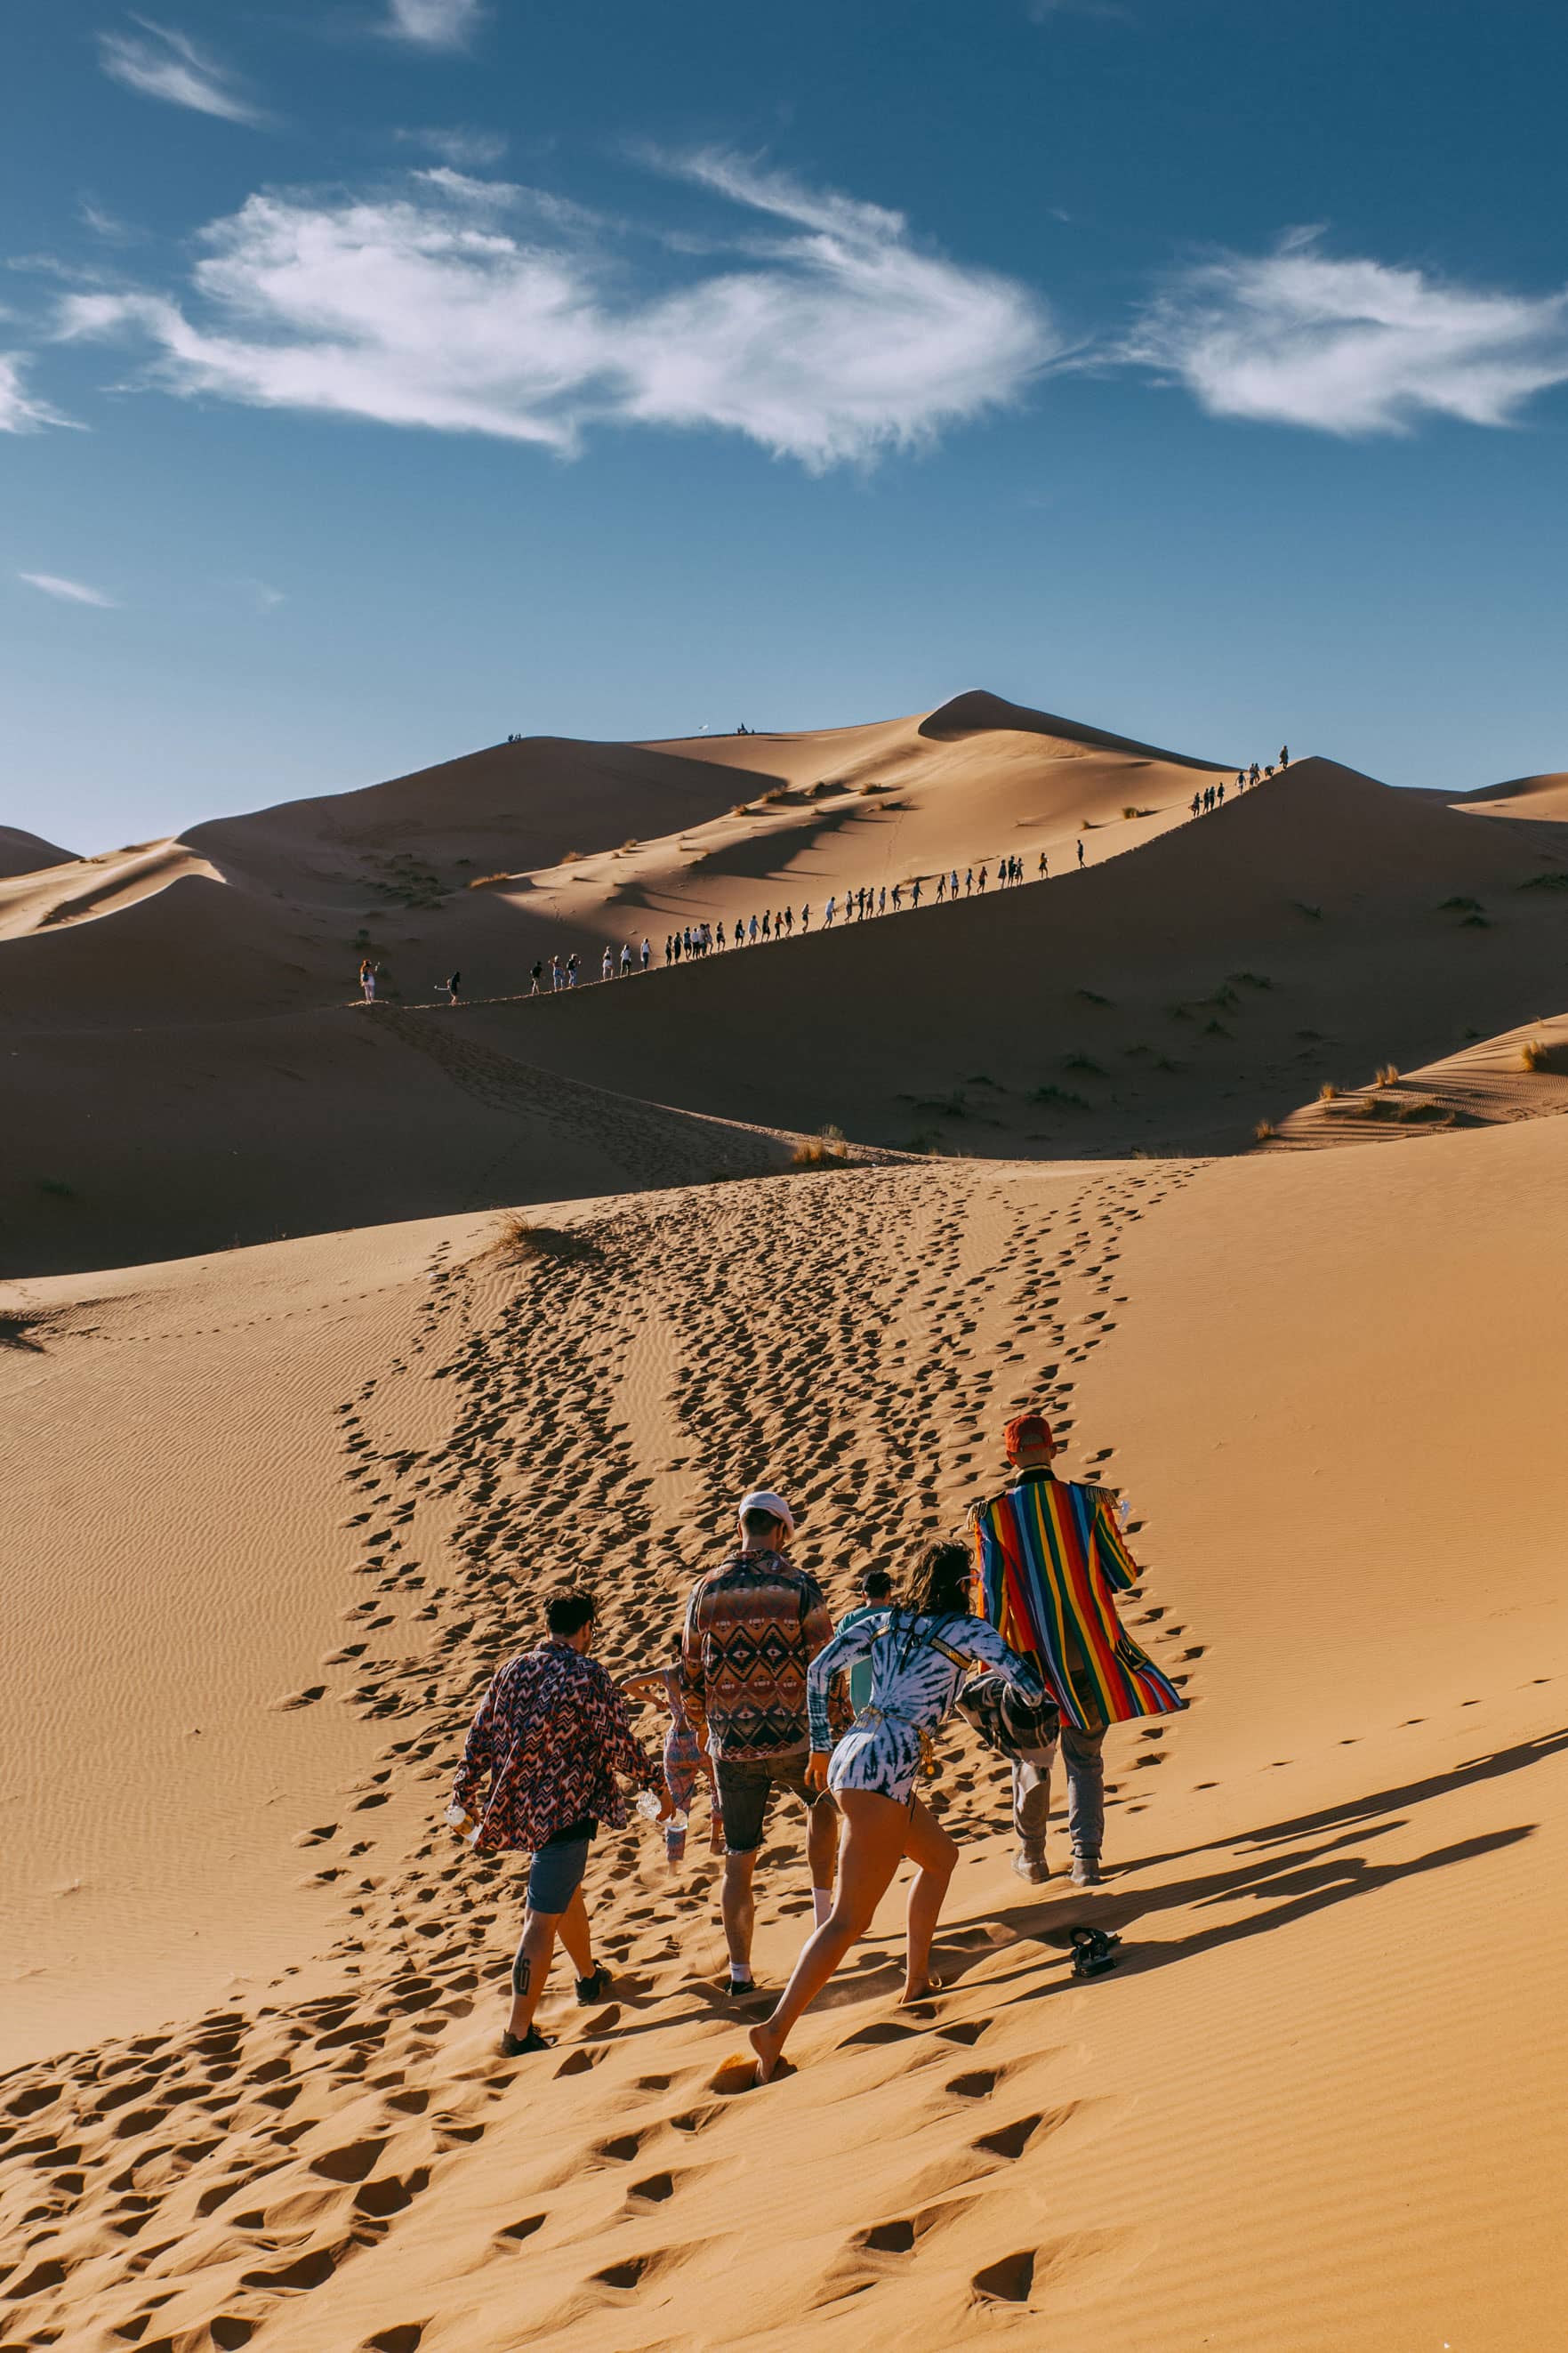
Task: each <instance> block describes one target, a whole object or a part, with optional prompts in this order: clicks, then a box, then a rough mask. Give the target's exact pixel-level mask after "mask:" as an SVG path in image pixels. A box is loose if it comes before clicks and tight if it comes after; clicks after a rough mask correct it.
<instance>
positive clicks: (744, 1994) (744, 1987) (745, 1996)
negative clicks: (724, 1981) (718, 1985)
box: [725, 1977, 758, 2001]
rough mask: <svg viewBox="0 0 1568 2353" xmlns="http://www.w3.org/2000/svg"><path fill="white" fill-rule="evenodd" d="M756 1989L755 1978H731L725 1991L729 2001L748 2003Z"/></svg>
mask: <svg viewBox="0 0 1568 2353" xmlns="http://www.w3.org/2000/svg"><path fill="white" fill-rule="evenodd" d="M757 1989H758V1988H757V1980H756V1978H737V1977H731V1979H730V1982H729V1985H728V1987H727V1988H726V1989H725V1990H726V1991H727V1992H728V1994H729V1996H730V1999H731V2001H749V2000H751V1997H752V1994H754V1993H755V1992H756V1991H757Z"/></svg>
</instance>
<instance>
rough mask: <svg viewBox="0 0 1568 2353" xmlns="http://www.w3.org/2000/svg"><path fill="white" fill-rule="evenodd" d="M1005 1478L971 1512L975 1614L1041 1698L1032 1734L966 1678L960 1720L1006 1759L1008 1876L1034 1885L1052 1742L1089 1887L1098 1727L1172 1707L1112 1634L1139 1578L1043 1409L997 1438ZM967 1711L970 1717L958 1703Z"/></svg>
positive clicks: (1158, 1682) (1153, 1677)
mask: <svg viewBox="0 0 1568 2353" xmlns="http://www.w3.org/2000/svg"><path fill="white" fill-rule="evenodd" d="M1003 1442H1004V1444H1005V1447H1006V1450H1007V1459H1008V1461H1009V1462H1010V1463H1011V1464H1012V1465H1013V1470H1014V1480H1013V1484H1012V1485H1011V1486H1010V1487H1007V1488H1005V1490H1004V1491H1003V1493H1001V1494H999V1495H993V1496H991V1497H990V1498H988V1500H986V1501H985V1502H984V1503H980V1504H975V1505H974V1506H973V1510H972V1512H971V1514H970V1517H971V1523H972V1525H973V1535H974V1606H975V1611H976V1614H977V1615H979V1616H982V1617H984V1618H985V1619H987V1620H989V1622H990V1623H991V1624H992V1625H993V1626H994V1627H995V1629H996V1631H997V1632H998V1633H999V1634H1000V1635H1001V1636H1002V1639H1003V1641H1005V1642H1006V1644H1007V1645H1008V1647H1009V1649H1011V1650H1013V1651H1016V1652H1017V1653H1018V1654H1019V1656H1020V1657H1023V1658H1027V1659H1031V1660H1032V1661H1033V1662H1034V1663H1035V1665H1036V1666H1037V1668H1038V1670H1039V1673H1040V1679H1041V1681H1042V1683H1044V1684H1045V1686H1046V1693H1047V1701H1048V1702H1050V1703H1054V1705H1055V1709H1056V1719H1055V1721H1054V1722H1053V1720H1052V1718H1051V1717H1050V1716H1049V1715H1047V1716H1045V1717H1044V1718H1043V1719H1042V1722H1041V1725H1039V1727H1038V1729H1037V1734H1036V1735H1035V1736H1033V1737H1032V1738H1031V1736H1030V1733H1029V1730H1028V1728H1027V1727H1025V1728H1024V1729H1023V1731H1022V1734H1021V1736H1020V1732H1019V1728H1018V1727H1016V1726H1013V1727H1011V1736H1009V1729H1010V1727H1009V1726H1008V1725H1007V1723H1006V1721H1005V1719H998V1721H997V1723H996V1724H994V1725H993V1724H992V1723H990V1722H989V1720H988V1719H989V1717H990V1715H992V1714H994V1711H990V1710H988V1709H986V1707H985V1706H984V1694H983V1693H982V1692H980V1691H979V1690H978V1689H977V1688H976V1686H975V1685H973V1684H971V1685H970V1687H969V1689H968V1690H967V1691H966V1693H965V1694H964V1713H965V1715H969V1716H970V1720H971V1721H972V1722H973V1723H976V1724H977V1725H979V1726H980V1728H981V1729H982V1730H983V1732H984V1733H985V1734H986V1736H988V1737H992V1738H993V1739H994V1744H995V1745H997V1746H1002V1747H1003V1748H1004V1749H1005V1753H1007V1754H1009V1755H1010V1756H1011V1757H1012V1764H1013V1813H1014V1824H1015V1828H1016V1831H1017V1834H1018V1853H1017V1855H1016V1858H1015V1861H1014V1869H1015V1870H1016V1872H1017V1873H1019V1875H1020V1877H1022V1878H1026V1879H1033V1880H1041V1879H1044V1878H1046V1877H1047V1870H1046V1863H1045V1833H1046V1823H1047V1818H1048V1815H1049V1811H1050V1775H1051V1767H1052V1765H1053V1764H1054V1762H1055V1758H1056V1753H1057V1746H1058V1739H1059V1742H1060V1746H1061V1750H1062V1755H1063V1761H1064V1763H1065V1765H1066V1767H1067V1775H1068V1835H1069V1837H1070V1840H1071V1843H1072V1852H1073V1862H1072V1878H1073V1881H1074V1883H1075V1884H1077V1885H1079V1886H1080V1887H1093V1886H1097V1885H1098V1884H1099V1883H1100V1847H1101V1843H1102V1840H1103V1836H1104V1827H1105V1768H1104V1762H1103V1758H1102V1755H1101V1748H1102V1745H1103V1742H1104V1738H1105V1734H1106V1729H1107V1727H1108V1725H1112V1724H1126V1723H1130V1722H1131V1721H1132V1720H1133V1719H1134V1718H1136V1717H1138V1716H1148V1715H1174V1714H1176V1713H1177V1711H1178V1710H1179V1709H1182V1708H1184V1707H1185V1705H1186V1702H1185V1700H1184V1699H1183V1697H1182V1695H1181V1694H1180V1693H1179V1692H1178V1691H1177V1690H1176V1688H1175V1686H1174V1685H1173V1683H1171V1682H1170V1681H1169V1680H1168V1679H1167V1678H1166V1677H1165V1676H1164V1675H1163V1674H1162V1673H1161V1672H1160V1670H1159V1668H1158V1667H1157V1666H1155V1664H1154V1662H1153V1661H1152V1659H1151V1658H1150V1657H1149V1656H1148V1655H1147V1653H1146V1652H1145V1651H1142V1650H1140V1649H1139V1647H1138V1644H1137V1643H1136V1642H1135V1641H1133V1640H1132V1638H1131V1635H1130V1634H1129V1633H1128V1632H1127V1631H1126V1630H1125V1629H1124V1628H1123V1627H1122V1625H1121V1621H1120V1620H1119V1619H1118V1617H1117V1614H1116V1596H1117V1595H1118V1594H1119V1593H1124V1592H1125V1591H1126V1590H1127V1588H1128V1587H1129V1586H1130V1585H1132V1584H1135V1583H1136V1581H1137V1578H1138V1574H1139V1571H1138V1566H1137V1563H1136V1562H1135V1561H1134V1560H1133V1558H1132V1556H1131V1553H1130V1552H1129V1551H1128V1549H1127V1545H1126V1540H1125V1538H1124V1537H1123V1535H1122V1533H1121V1525H1120V1524H1119V1522H1118V1520H1117V1516H1116V1507H1115V1500H1114V1498H1113V1497H1112V1496H1111V1494H1110V1493H1109V1491H1108V1490H1107V1489H1106V1488H1104V1487H1096V1486H1089V1485H1086V1484H1080V1483H1079V1482H1078V1481H1076V1480H1068V1479H1058V1478H1057V1477H1056V1476H1055V1475H1054V1473H1053V1472H1052V1470H1051V1463H1052V1461H1053V1460H1054V1458H1055V1457H1056V1455H1057V1454H1058V1451H1060V1450H1059V1449H1058V1445H1057V1442H1056V1440H1055V1438H1054V1436H1053V1435H1052V1431H1051V1426H1050V1424H1049V1422H1048V1421H1047V1420H1046V1419H1045V1417H1044V1415H1043V1414H1038V1413H1026V1414H1021V1415H1020V1416H1019V1417H1018V1418H1017V1419H1016V1420H1014V1421H1010V1422H1009V1423H1008V1424H1007V1428H1006V1430H1005V1435H1004V1441H1003ZM973 1702H978V1703H979V1705H978V1706H977V1707H976V1708H975V1709H974V1712H973V1713H972V1710H971V1704H972V1703H973Z"/></svg>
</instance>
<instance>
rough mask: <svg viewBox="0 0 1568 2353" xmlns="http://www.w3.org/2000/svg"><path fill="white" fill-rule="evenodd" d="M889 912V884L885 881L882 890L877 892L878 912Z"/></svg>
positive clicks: (883, 913)
mask: <svg viewBox="0 0 1568 2353" xmlns="http://www.w3.org/2000/svg"><path fill="white" fill-rule="evenodd" d="M887 912H888V886H887V884H886V883H885V882H884V883H883V885H882V887H881V889H880V890H879V892H878V893H877V913H879V915H885V914H886V913H887Z"/></svg>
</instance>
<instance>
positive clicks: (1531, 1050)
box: [1519, 1038, 1557, 1071]
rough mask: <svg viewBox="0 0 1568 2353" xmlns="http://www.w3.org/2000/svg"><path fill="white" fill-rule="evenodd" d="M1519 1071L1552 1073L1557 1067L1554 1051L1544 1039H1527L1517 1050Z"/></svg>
mask: <svg viewBox="0 0 1568 2353" xmlns="http://www.w3.org/2000/svg"><path fill="white" fill-rule="evenodd" d="M1519 1060H1520V1067H1521V1070H1526V1071H1553V1070H1555V1069H1556V1067H1557V1062H1556V1056H1555V1052H1554V1050H1553V1049H1552V1047H1551V1046H1549V1045H1548V1044H1547V1042H1546V1039H1544V1038H1527V1039H1525V1042H1524V1044H1523V1045H1522V1046H1521V1048H1520V1050H1519Z"/></svg>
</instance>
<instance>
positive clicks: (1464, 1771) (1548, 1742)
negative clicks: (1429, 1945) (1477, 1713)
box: [1136, 1725, 1568, 1871]
mask: <svg viewBox="0 0 1568 2353" xmlns="http://www.w3.org/2000/svg"><path fill="white" fill-rule="evenodd" d="M1565 1752H1568V1725H1564V1726H1563V1727H1562V1728H1561V1729H1560V1730H1558V1731H1556V1732H1540V1733H1537V1734H1536V1735H1535V1736H1534V1737H1533V1738H1532V1739H1530V1740H1518V1741H1515V1742H1514V1744H1513V1746H1511V1747H1509V1748H1494V1749H1490V1750H1489V1751H1488V1753H1487V1754H1486V1755H1485V1756H1484V1757H1471V1758H1469V1759H1468V1762H1467V1763H1465V1764H1463V1765H1456V1766H1454V1767H1451V1768H1450V1769H1449V1770H1448V1771H1447V1772H1444V1773H1428V1774H1427V1775H1426V1778H1424V1779H1423V1780H1419V1781H1404V1782H1400V1783H1398V1784H1397V1785H1396V1786H1395V1787H1394V1788H1389V1789H1373V1790H1369V1791H1368V1792H1367V1793H1366V1794H1365V1795H1364V1796H1363V1797H1359V1798H1345V1799H1341V1800H1340V1802H1339V1803H1338V1804H1337V1805H1332V1806H1322V1807H1320V1808H1319V1809H1318V1810H1317V1811H1315V1812H1313V1813H1310V1814H1291V1815H1288V1816H1286V1817H1284V1818H1283V1819H1282V1820H1279V1821H1277V1822H1266V1823H1264V1824H1262V1825H1261V1826H1260V1827H1259V1828H1258V1829H1257V1830H1251V1831H1230V1832H1227V1833H1226V1834H1224V1835H1222V1836H1221V1837H1219V1838H1215V1839H1209V1840H1207V1841H1205V1842H1204V1843H1203V1844H1202V1845H1200V1846H1186V1847H1173V1848H1172V1849H1171V1851H1170V1852H1169V1853H1168V1854H1148V1855H1141V1856H1140V1857H1139V1859H1138V1862H1137V1865H1136V1868H1137V1869H1138V1870H1140V1871H1155V1870H1158V1869H1159V1868H1160V1867H1161V1865H1162V1864H1163V1863H1167V1862H1185V1860H1186V1858H1187V1857H1188V1856H1189V1855H1194V1854H1212V1853H1214V1852H1215V1850H1216V1849H1217V1848H1220V1847H1240V1846H1247V1845H1251V1846H1255V1847H1259V1846H1272V1845H1278V1844H1280V1843H1282V1842H1283V1841H1285V1840H1287V1839H1293V1838H1301V1837H1303V1836H1310V1834H1311V1833H1312V1832H1313V1831H1329V1830H1336V1829H1338V1828H1340V1827H1341V1826H1342V1824H1345V1823H1352V1822H1366V1821H1371V1820H1373V1818H1374V1817H1375V1816H1376V1815H1378V1814H1391V1813H1394V1812H1396V1811H1398V1810H1399V1809H1400V1808H1402V1807H1407V1806H1419V1805H1424V1804H1426V1801H1427V1800H1428V1799H1432V1798H1443V1797H1447V1794H1448V1791H1449V1790H1450V1789H1468V1788H1473V1787H1474V1786H1475V1785H1476V1783H1477V1782H1479V1781H1495V1780H1497V1779H1499V1778H1500V1777H1501V1776H1502V1775H1504V1774H1505V1773H1521V1772H1522V1771H1524V1769H1525V1767H1527V1766H1531V1765H1542V1764H1544V1763H1545V1762H1546V1761H1547V1759H1548V1758H1549V1757H1561V1756H1563V1754H1564V1753H1565Z"/></svg>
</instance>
